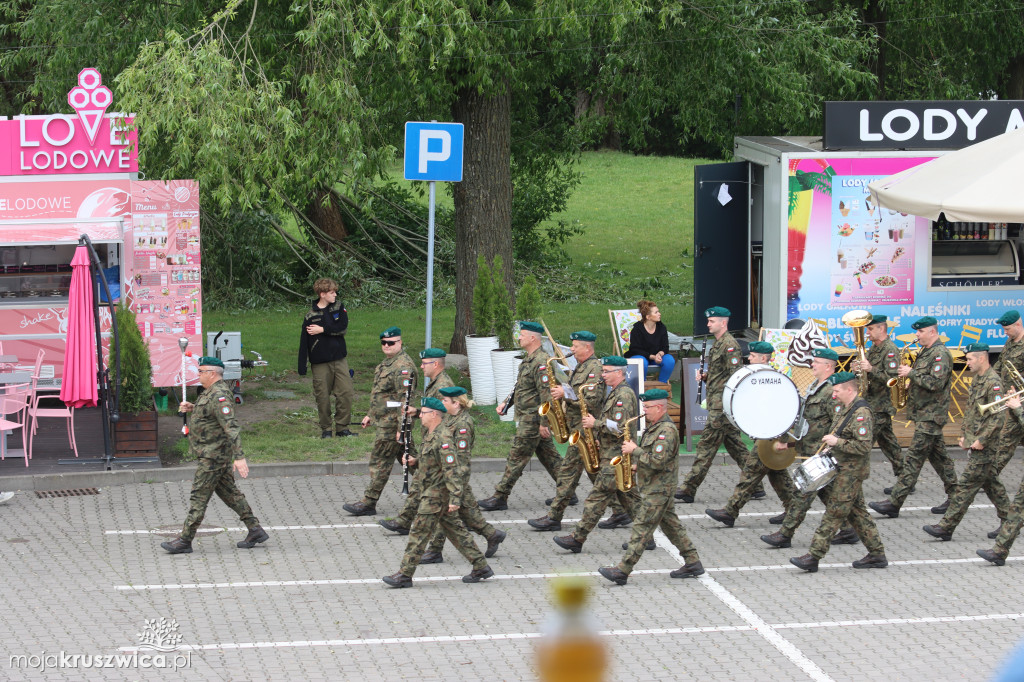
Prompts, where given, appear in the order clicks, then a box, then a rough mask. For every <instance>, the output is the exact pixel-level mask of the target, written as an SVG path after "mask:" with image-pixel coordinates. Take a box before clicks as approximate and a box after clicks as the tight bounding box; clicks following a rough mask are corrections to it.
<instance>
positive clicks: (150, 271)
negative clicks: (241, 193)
mask: <svg viewBox="0 0 1024 682" xmlns="http://www.w3.org/2000/svg"><path fill="white" fill-rule="evenodd" d="M69 86H71V89H70V91H69V93H68V105H69V110H70V111H71V112H72V113H54V114H47V115H38V116H13V117H11V118H8V117H0V139H2V140H3V152H0V344H2V354H4V355H15V356H17V358H18V362H19V363H20V364H22V365H31V364H32V362H33V361H34V359H35V357H36V355H37V352H38V350H39V349H42V350H44V351H45V358H44V360H43V371H42V375H43V376H44V377H46V378H47V379H48V380H49V382H50V384H51V385H56V386H59V385H60V380H61V376H62V372H63V365H64V355H65V343H66V335H67V310H68V289H69V286H70V282H71V265H70V263H71V258H72V256H73V255H74V252H75V248H76V246H77V245H78V243H79V238H80V237H81V236H82V235H87V236H88V237H89V238H90V240H91V241H92V243H93V245H94V247H95V249H96V252H97V254H98V256H99V258H100V259H101V264H102V265H103V267H104V268H105V270H104V274H105V278H106V280H107V282H108V283H109V284H110V285H111V286H110V288H111V296H112V297H113V298H114V300H115V302H117V301H118V300H120V301H123V302H125V303H126V304H127V306H128V307H129V308H130V309H131V310H132V311H134V312H135V314H136V316H137V322H138V325H139V329H140V331H141V332H142V335H143V338H144V339H145V340H146V342H147V343H148V345H149V352H150V357H151V360H152V364H153V383H154V386H173V385H181V382H182V377H181V371H182V369H181V368H182V364H183V363H182V351H181V349H180V347H179V345H178V339H179V338H182V337H186V338H188V339H189V346H188V347H189V348H190V349H191V350H192V351H193V354H194V355H196V356H198V355H201V354H202V343H201V338H202V286H201V280H200V248H199V247H200V231H199V188H198V186H197V184H196V183H195V181H193V180H174V181H168V182H163V181H149V180H145V179H144V178H143V176H142V174H140V172H139V168H138V159H137V153H136V152H137V150H136V146H135V142H136V137H135V133H134V131H133V130H131V128H130V126H129V124H130V123H131V121H132V118H131V116H127V115H125V114H119V113H108V112H107V109H108V108H109V106H110V105H111V104H112V95H111V92H110V90H109V89H108V88H106V86H104V85H103V84H102V76H101V74H100V72H99V71H98V70H96V69H92V68H87V69H83V70H82V71H81V72H80V73H79V75H78V82H77V83H75V82H73V81H72V82H70V83H69ZM100 312H101V319H100V327H101V332H102V335H103V339H104V347H106V346H107V340H108V339H109V335H110V326H111V321H112V320H111V315H110V309H109V307H104V308H102V309H101V311H100ZM194 365H195V363H190V367H189V370H187V376H186V380H187V381H188V382H189V383H195V382H196V379H197V375H196V368H195V366H194Z"/></svg>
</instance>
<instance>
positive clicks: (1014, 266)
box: [929, 217, 1021, 291]
mask: <svg viewBox="0 0 1024 682" xmlns="http://www.w3.org/2000/svg"><path fill="white" fill-rule="evenodd" d="M1020 234H1021V230H1020V225H1018V224H1007V223H951V222H947V221H946V220H945V218H944V217H942V218H940V219H939V220H938V221H937V222H933V223H932V230H931V237H932V242H931V248H930V249H929V253H930V255H931V258H930V261H929V290H932V291H936V290H943V289H949V288H958V289H999V288H1008V287H1013V288H1015V287H1018V286H1019V285H1020V283H1021V272H1020Z"/></svg>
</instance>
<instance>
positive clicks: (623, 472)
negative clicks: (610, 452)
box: [610, 415, 640, 493]
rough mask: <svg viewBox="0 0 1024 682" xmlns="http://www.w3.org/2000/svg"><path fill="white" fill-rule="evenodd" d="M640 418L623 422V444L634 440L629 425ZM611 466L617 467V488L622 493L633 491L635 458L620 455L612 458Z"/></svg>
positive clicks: (631, 418) (632, 418)
mask: <svg viewBox="0 0 1024 682" xmlns="http://www.w3.org/2000/svg"><path fill="white" fill-rule="evenodd" d="M639 418H640V416H639V415H637V416H636V417H630V418H629V419H627V420H626V421H624V422H622V442H623V443H629V442H630V441H632V440H633V439H632V438H631V437H630V435H629V425H630V424H631V423H632V422H635V421H636V420H637V419H639ZM610 464H611V465H612V466H613V467H615V487H616V488H618V489H619V490H620V491H621V492H624V493H628V492H629V491H630V490H632V489H633V485H634V483H633V457H632V456H631V455H618V456H617V457H612V461H611V462H610Z"/></svg>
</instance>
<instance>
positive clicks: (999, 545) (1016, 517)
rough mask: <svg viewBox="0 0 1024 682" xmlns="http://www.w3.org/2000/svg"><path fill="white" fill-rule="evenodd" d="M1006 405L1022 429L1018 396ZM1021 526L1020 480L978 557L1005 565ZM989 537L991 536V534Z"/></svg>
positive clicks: (1023, 416) (1023, 499) (1023, 482)
mask: <svg viewBox="0 0 1024 682" xmlns="http://www.w3.org/2000/svg"><path fill="white" fill-rule="evenodd" d="M1014 312H1016V311H1014ZM1017 319H1018V320H1019V319H1020V318H1019V317H1018V318H1017ZM1006 405H1007V407H1009V409H1010V415H1011V416H1010V417H1007V421H1010V419H1012V420H1013V421H1015V422H1017V426H1018V427H1024V413H1022V412H1021V401H1020V396H1019V395H1012V396H1011V397H1010V398H1009V399H1007V401H1006ZM1021 526H1024V479H1021V482H1020V487H1019V488H1018V489H1017V496H1016V497H1014V498H1013V504H1012V505H1010V510H1009V513H1008V514H1007V516H1006V519H1005V520H1004V521H1003V523H1002V525H1001V526H1000V527H999V530H998V531H997V532H996V536H995V541H996V544H995V546H993V547H992V549H979V550H978V556H980V557H981V558H982V559H984V560H985V561H991V562H992V563H993V564H995V565H996V566H1002V565H1003V564H1005V563H1006V557H1007V555H1009V553H1010V548H1011V547H1013V541H1014V540H1016V539H1017V535H1018V534H1020V529H1021ZM989 535H990V536H991V533H990V534H989Z"/></svg>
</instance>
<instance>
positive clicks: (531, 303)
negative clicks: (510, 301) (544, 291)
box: [516, 275, 541, 320]
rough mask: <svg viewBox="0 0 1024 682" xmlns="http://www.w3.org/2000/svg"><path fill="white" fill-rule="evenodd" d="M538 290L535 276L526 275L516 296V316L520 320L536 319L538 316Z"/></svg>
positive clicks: (539, 303)
mask: <svg viewBox="0 0 1024 682" xmlns="http://www.w3.org/2000/svg"><path fill="white" fill-rule="evenodd" d="M540 305H541V302H540V290H539V289H538V288H537V278H536V277H534V276H533V275H527V277H526V279H525V280H523V286H521V287H520V288H519V293H518V295H517V296H516V317H518V318H519V319H520V320H536V319H537V318H538V317H540Z"/></svg>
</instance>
